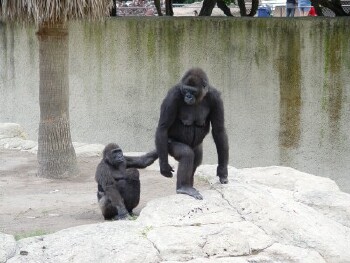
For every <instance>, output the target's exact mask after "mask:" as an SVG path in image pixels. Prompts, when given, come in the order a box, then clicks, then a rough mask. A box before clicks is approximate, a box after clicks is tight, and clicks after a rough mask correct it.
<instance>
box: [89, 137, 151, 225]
mask: <svg viewBox="0 0 350 263" xmlns="http://www.w3.org/2000/svg"><path fill="white" fill-rule="evenodd" d="M157 158H158V155H157V152H156V151H152V152H149V153H147V154H145V155H142V156H135V157H131V156H124V155H123V152H122V150H121V149H120V147H119V146H118V145H117V144H115V143H110V144H108V145H107V146H106V147H105V148H104V150H103V158H102V160H101V162H100V163H99V164H98V166H97V169H96V174H95V180H96V182H97V184H98V186H97V187H98V191H97V199H98V202H99V205H100V208H101V211H102V214H103V216H104V218H105V219H125V218H128V216H129V214H131V213H132V210H133V209H134V208H135V207H136V206H137V205H138V204H139V201H140V179H139V171H138V170H137V169H136V168H145V167H147V166H149V165H151V164H152V163H153V162H154V161H155V160H156V159H157Z"/></svg>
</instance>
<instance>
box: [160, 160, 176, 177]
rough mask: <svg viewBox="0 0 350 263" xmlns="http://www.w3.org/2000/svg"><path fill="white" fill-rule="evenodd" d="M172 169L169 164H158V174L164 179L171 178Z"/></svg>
mask: <svg viewBox="0 0 350 263" xmlns="http://www.w3.org/2000/svg"><path fill="white" fill-rule="evenodd" d="M172 172H174V169H173V168H172V167H171V166H170V165H169V163H160V173H161V174H162V175H163V176H165V177H169V178H170V177H173V173H172Z"/></svg>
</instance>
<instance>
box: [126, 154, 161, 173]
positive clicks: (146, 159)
mask: <svg viewBox="0 0 350 263" xmlns="http://www.w3.org/2000/svg"><path fill="white" fill-rule="evenodd" d="M157 158H158V154H157V151H156V150H153V151H151V152H149V153H146V154H144V155H142V156H125V161H126V168H140V169H142V168H146V167H147V166H150V165H151V164H152V163H154V161H155V160H157Z"/></svg>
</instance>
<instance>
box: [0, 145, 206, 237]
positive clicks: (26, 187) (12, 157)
mask: <svg viewBox="0 0 350 263" xmlns="http://www.w3.org/2000/svg"><path fill="white" fill-rule="evenodd" d="M99 161H100V157H84V158H78V165H79V168H80V174H79V175H78V176H76V177H74V178H71V179H62V180H52V179H45V178H39V177H37V176H36V173H37V159H36V155H35V154H32V153H28V152H23V151H16V150H6V149H0V232H3V233H6V234H12V235H15V236H17V237H18V238H21V237H26V236H32V235H38V234H39V235H42V234H49V233H53V232H56V231H58V230H61V229H65V228H68V227H72V226H77V225H83V224H92V223H99V222H103V221H104V220H103V217H102V215H101V213H100V210H99V207H98V204H97V200H96V182H95V181H94V175H95V169H96V166H97V164H98V163H99ZM140 177H141V200H140V204H139V205H138V206H137V207H136V208H135V209H134V212H135V214H139V213H140V211H141V209H142V208H143V207H145V205H146V203H147V202H148V201H150V200H153V199H155V198H159V197H163V196H168V195H172V194H175V183H176V181H175V176H174V177H173V178H165V177H163V176H162V175H161V174H160V173H159V172H157V171H151V170H140ZM195 186H196V188H198V189H199V190H203V189H205V188H208V186H207V185H205V183H203V182H195Z"/></svg>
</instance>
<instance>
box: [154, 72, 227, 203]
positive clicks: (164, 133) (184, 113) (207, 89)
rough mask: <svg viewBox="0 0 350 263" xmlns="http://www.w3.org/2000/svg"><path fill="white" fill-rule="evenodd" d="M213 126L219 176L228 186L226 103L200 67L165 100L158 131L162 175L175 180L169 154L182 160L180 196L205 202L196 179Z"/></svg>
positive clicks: (185, 78)
mask: <svg viewBox="0 0 350 263" xmlns="http://www.w3.org/2000/svg"><path fill="white" fill-rule="evenodd" d="M210 126H211V128H212V135H213V138H214V142H215V144H216V149H217V153H218V167H217V175H218V176H219V179H220V182H221V183H227V182H228V180H227V165H228V157H229V147H228V138H227V134H226V130H225V121H224V106H223V102H222V99H221V96H220V93H219V92H218V91H217V90H216V89H215V88H214V87H212V86H210V85H209V80H208V77H207V75H206V73H205V72H204V71H203V70H202V69H200V68H193V69H190V70H189V71H187V72H186V73H185V75H184V76H183V77H182V79H181V82H180V83H178V84H177V85H175V86H174V87H172V88H171V89H170V90H169V92H168V94H167V95H166V97H165V99H164V100H163V103H162V105H161V109H160V118H159V122H158V128H157V132H156V148H157V152H158V155H159V164H160V172H161V174H162V175H164V176H166V177H172V172H173V169H172V167H171V166H170V165H169V163H168V154H170V155H171V156H173V157H174V158H175V159H176V160H177V161H179V166H178V171H177V185H176V190H177V193H182V194H188V195H190V196H193V197H194V198H196V199H202V196H201V194H200V193H199V192H198V191H197V190H196V189H195V188H193V176H194V173H195V171H196V169H197V167H198V166H199V165H200V164H201V162H202V156H203V151H202V142H203V140H204V138H205V136H206V135H207V134H208V133H209V130H210Z"/></svg>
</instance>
